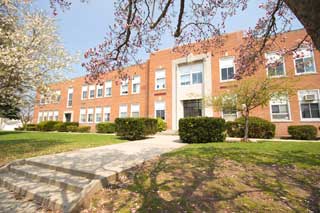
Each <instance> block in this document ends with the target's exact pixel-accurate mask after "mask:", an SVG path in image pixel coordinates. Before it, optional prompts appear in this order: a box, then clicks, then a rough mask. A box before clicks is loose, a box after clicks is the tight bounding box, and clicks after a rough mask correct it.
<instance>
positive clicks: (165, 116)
mask: <svg viewBox="0 0 320 213" xmlns="http://www.w3.org/2000/svg"><path fill="white" fill-rule="evenodd" d="M162 104H163V109H162V108H161V109H159V108H160V107H157V106H159V105H162ZM157 108H158V109H157ZM157 110H164V120H166V119H167V111H166V102H165V101H155V102H154V117H155V118H157Z"/></svg>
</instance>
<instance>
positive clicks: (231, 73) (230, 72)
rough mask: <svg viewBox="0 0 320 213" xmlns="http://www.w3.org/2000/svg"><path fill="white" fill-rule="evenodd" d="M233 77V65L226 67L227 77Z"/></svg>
mask: <svg viewBox="0 0 320 213" xmlns="http://www.w3.org/2000/svg"><path fill="white" fill-rule="evenodd" d="M233 77H234V69H233V67H229V68H228V79H233Z"/></svg>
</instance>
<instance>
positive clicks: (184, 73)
mask: <svg viewBox="0 0 320 213" xmlns="http://www.w3.org/2000/svg"><path fill="white" fill-rule="evenodd" d="M202 73H203V64H202V63H194V64H186V65H180V66H179V74H180V85H182V86H184V85H190V84H201V83H202Z"/></svg>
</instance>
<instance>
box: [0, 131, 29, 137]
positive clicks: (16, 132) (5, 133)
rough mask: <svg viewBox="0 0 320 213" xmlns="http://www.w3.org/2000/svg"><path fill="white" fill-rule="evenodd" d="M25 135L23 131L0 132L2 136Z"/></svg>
mask: <svg viewBox="0 0 320 213" xmlns="http://www.w3.org/2000/svg"><path fill="white" fill-rule="evenodd" d="M21 133H25V132H23V131H0V136H1V135H15V134H21Z"/></svg>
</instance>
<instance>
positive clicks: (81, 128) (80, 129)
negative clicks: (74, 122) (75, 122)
mask: <svg viewBox="0 0 320 213" xmlns="http://www.w3.org/2000/svg"><path fill="white" fill-rule="evenodd" d="M90 129H91V127H90V126H79V127H77V132H90Z"/></svg>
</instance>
